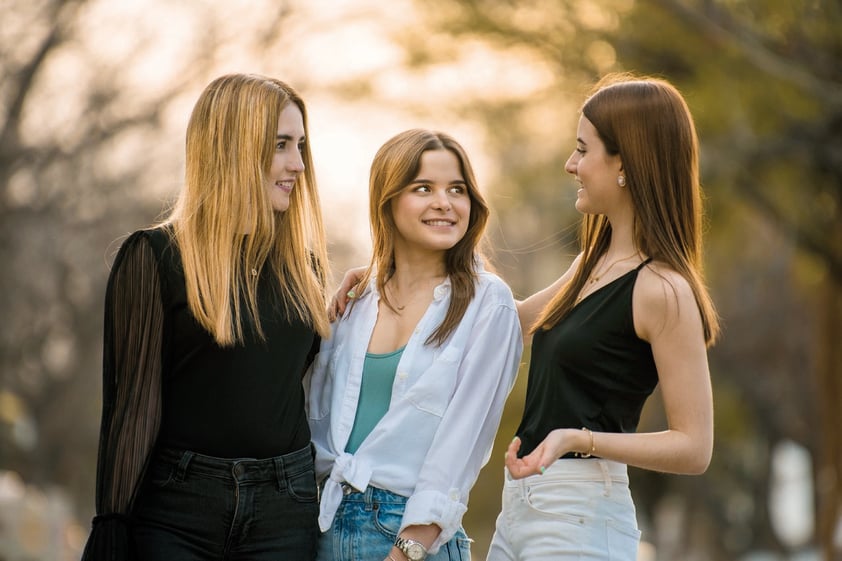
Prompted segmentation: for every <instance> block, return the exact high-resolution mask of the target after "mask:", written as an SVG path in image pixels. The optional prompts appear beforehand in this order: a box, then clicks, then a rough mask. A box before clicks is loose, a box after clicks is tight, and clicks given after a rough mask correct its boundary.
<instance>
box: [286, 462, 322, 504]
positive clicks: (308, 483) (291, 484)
mask: <svg viewBox="0 0 842 561" xmlns="http://www.w3.org/2000/svg"><path fill="white" fill-rule="evenodd" d="M286 483H287V492H288V493H289V495H290V496H291V497H292V498H293V499H295V500H296V501H298V502H300V503H314V502H316V499H317V497H318V489H317V488H316V472H315V471H314V470H312V469H308V470H306V471H302V472H300V473H296V474H292V475H290V476H288V477H287V482H286Z"/></svg>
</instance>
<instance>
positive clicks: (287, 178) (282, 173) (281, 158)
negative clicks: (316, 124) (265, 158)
mask: <svg viewBox="0 0 842 561" xmlns="http://www.w3.org/2000/svg"><path fill="white" fill-rule="evenodd" d="M306 141H307V139H306V138H305V137H304V118H303V117H302V116H301V110H300V109H298V106H297V105H296V104H294V103H290V104H288V105H287V106H286V107H284V109H283V110H282V111H281V115H280V117H279V118H278V133H277V136H276V137H275V153H274V154H273V156H272V165H271V167H270V168H269V175H268V176H267V177H266V189H267V191H268V192H269V200H270V201H271V202H272V208H273V209H274V210H275V211H277V212H284V211H285V210H286V209H288V208H289V195H290V193H291V192H292V189H293V187H294V186H295V180H296V179H297V178H298V176H299V175H300V174H301V172H302V171H304V161H303V160H302V158H301V153H302V150H304V143H305V142H306Z"/></svg>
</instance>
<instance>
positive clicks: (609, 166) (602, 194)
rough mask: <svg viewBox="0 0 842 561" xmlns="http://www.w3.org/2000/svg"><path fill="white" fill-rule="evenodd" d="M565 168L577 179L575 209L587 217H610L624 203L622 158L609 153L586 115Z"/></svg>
mask: <svg viewBox="0 0 842 561" xmlns="http://www.w3.org/2000/svg"><path fill="white" fill-rule="evenodd" d="M564 169H565V170H566V171H567V172H568V173H570V174H572V175H573V176H575V177H576V182H577V183H578V184H579V190H578V191H577V192H576V210H578V211H579V212H581V213H584V214H610V213H611V211H612V209H613V208H614V206H615V205H617V204H619V202H620V201H621V195H622V191H621V189H622V188H621V187H620V186H619V185H618V184H617V178H618V177H619V176H620V174H621V172H622V162H621V161H620V156H619V155H611V154H608V152H606V150H605V144H604V143H603V142H602V139H600V138H599V134H598V133H597V131H596V127H594V126H593V124H592V123H591V122H590V121H589V120H588V119H587V117H585V116H584V115H583V116H582V117H580V118H579V127H578V129H577V131H576V150H574V151H573V153H572V154H571V155H570V157H569V158H568V159H567V163H565V164H564Z"/></svg>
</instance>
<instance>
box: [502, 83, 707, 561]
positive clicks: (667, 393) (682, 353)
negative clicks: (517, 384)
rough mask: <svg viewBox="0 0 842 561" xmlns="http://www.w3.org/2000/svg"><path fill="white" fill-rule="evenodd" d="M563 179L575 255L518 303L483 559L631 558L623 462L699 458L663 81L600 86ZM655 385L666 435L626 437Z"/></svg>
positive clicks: (635, 535) (700, 362)
mask: <svg viewBox="0 0 842 561" xmlns="http://www.w3.org/2000/svg"><path fill="white" fill-rule="evenodd" d="M565 169H566V170H567V171H568V172H569V173H570V174H572V175H573V176H574V177H575V179H576V185H577V188H578V191H577V200H576V209H577V210H578V211H579V212H581V213H582V214H583V215H584V218H583V221H582V227H581V233H580V242H581V253H580V254H579V255H578V256H577V257H576V259H575V260H574V261H573V264H572V265H571V267H570V269H569V270H568V271H567V272H566V273H565V274H564V275H563V276H562V277H561V278H559V279H558V280H557V281H556V282H555V283H553V285H552V286H549V287H547V288H546V289H544V290H542V291H540V292H538V293H536V294H534V295H533V296H531V297H529V298H527V299H526V300H524V301H523V302H520V303H519V306H518V312H519V315H520V319H521V323H522V326H523V331H524V333H527V334H530V335H531V337H532V355H531V363H530V367H529V381H528V387H527V395H526V404H525V408H524V413H523V418H522V421H521V424H520V427H519V428H518V431H517V436H516V437H515V439H514V440H513V441H512V443H511V445H510V446H509V449H508V450H507V453H506V483H505V489H504V494H503V511H502V513H501V514H500V516H499V517H498V520H497V528H496V532H495V535H494V538H493V540H492V544H491V548H490V550H489V556H488V559H489V560H502V559H506V560H512V559H529V560H531V561H532V560H540V559H553V560H558V559H580V558H583V556H586V557H587V558H588V559H612V560H617V559H624V560H630V561H631V560H634V559H635V558H636V555H637V547H638V542H639V537H640V532H639V530H638V527H637V522H636V520H635V511H634V504H633V502H632V500H631V495H630V492H629V489H628V477H627V474H626V465H633V466H637V467H640V468H644V469H651V470H656V471H660V472H669V473H679V474H700V473H703V472H704V471H705V470H706V469H707V466H708V464H709V462H710V458H711V453H712V448H713V403H712V397H711V395H712V391H711V385H710V374H709V370H708V363H707V347H708V346H709V345H711V344H712V343H713V342H714V341H715V339H716V337H717V334H718V330H719V327H718V319H717V315H716V312H715V310H714V306H713V303H712V302H711V299H710V296H709V295H708V292H707V290H706V288H705V285H704V283H703V280H702V274H701V270H702V266H701V256H702V248H701V245H702V244H701V221H702V220H701V218H702V208H701V193H700V186H699V177H698V176H699V164H698V140H697V138H696V133H695V128H694V125H693V120H692V117H691V115H690V112H689V110H688V108H687V105H686V103H685V101H684V99H683V98H682V97H681V95H680V93H679V92H678V91H677V90H676V89H675V88H674V87H673V86H672V85H670V84H669V83H668V82H666V81H664V80H660V79H651V78H637V77H633V76H629V75H612V76H608V77H606V78H604V79H603V80H602V81H601V82H600V83H599V84H597V86H596V88H595V89H594V93H593V94H592V95H591V96H590V97H589V98H588V99H587V100H586V101H585V103H584V105H583V107H582V112H581V118H580V120H579V126H578V131H577V146H576V150H575V151H574V152H573V154H572V155H571V156H570V158H569V159H568V161H567V163H566V166H565ZM527 337H529V335H527ZM658 384H660V386H661V392H662V394H663V400H664V406H665V409H666V417H667V420H668V427H666V429H665V430H663V431H660V432H654V433H637V432H636V430H637V424H638V421H639V418H640V412H641V409H642V407H643V405H644V403H645V401H646V399H647V397H648V396H649V395H650V394H651V393H652V391H653V390H654V388H655V386H656V385H658Z"/></svg>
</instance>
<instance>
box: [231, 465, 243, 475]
mask: <svg viewBox="0 0 842 561" xmlns="http://www.w3.org/2000/svg"><path fill="white" fill-rule="evenodd" d="M233 471H234V477H242V476H243V473H245V471H246V468H245V466H244V465H243V464H237V465H235V466H234V470H233Z"/></svg>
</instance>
